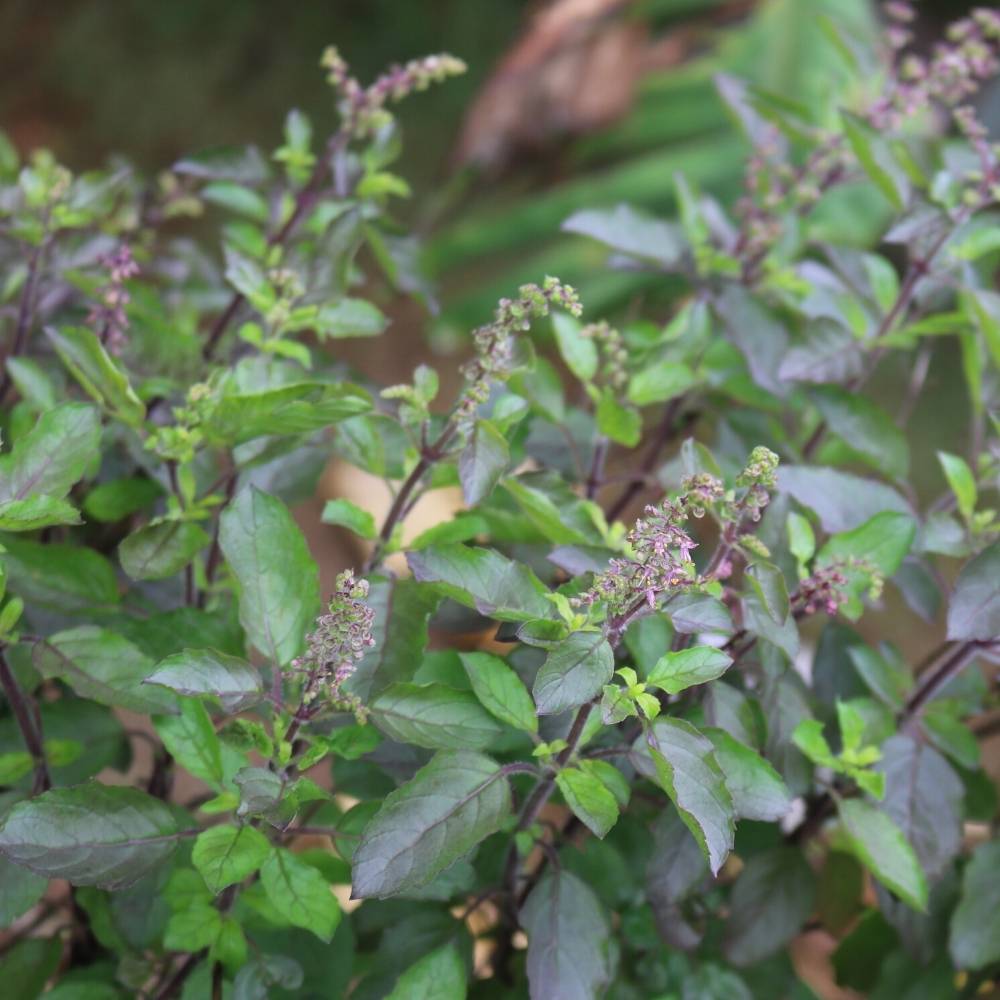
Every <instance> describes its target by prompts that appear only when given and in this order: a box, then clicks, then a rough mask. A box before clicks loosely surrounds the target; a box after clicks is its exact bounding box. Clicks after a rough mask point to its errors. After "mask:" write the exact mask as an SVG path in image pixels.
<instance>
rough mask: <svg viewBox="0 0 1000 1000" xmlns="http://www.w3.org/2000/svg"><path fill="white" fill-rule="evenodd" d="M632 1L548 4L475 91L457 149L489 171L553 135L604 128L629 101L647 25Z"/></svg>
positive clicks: (466, 160)
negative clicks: (632, 11) (633, 14)
mask: <svg viewBox="0 0 1000 1000" xmlns="http://www.w3.org/2000/svg"><path fill="white" fill-rule="evenodd" d="M631 5H632V0H554V2H552V3H549V4H547V5H546V6H544V7H543V8H542V9H541V10H540V11H539V12H538V13H537V14H535V16H534V17H533V18H532V20H531V22H530V24H529V25H528V27H527V29H526V30H525V32H524V33H523V34H522V36H521V37H520V39H518V41H517V42H515V44H514V45H513V47H512V48H511V49H510V50H509V51H508V53H507V54H506V55H505V56H504V58H503V59H502V60H501V62H500V64H499V65H498V66H497V68H496V70H495V71H494V73H493V75H492V76H491V77H490V79H489V80H488V81H487V83H486V85H485V86H484V87H483V89H482V90H481V91H480V94H479V97H478V98H477V99H476V101H475V102H474V103H473V105H472V108H471V110H470V111H469V114H468V116H467V117H466V120H465V127H464V128H463V131H462V135H461V138H460V140H459V144H458V149H457V153H456V156H457V159H458V160H459V162H461V163H474V164H477V165H479V166H482V167H486V168H490V169H495V168H497V167H501V166H502V165H503V164H504V163H505V162H506V161H507V160H509V159H510V157H511V156H512V155H514V154H516V153H517V151H518V150H520V149H524V148H529V149H531V148H538V147H540V146H542V145H544V144H545V143H546V142H547V141H549V140H551V139H552V137H553V136H558V135H566V134H572V133H578V132H585V131H589V130H591V129H594V128H597V127H599V126H601V125H605V124H607V123H608V122H610V121H614V120H615V119H616V118H618V117H619V116H621V115H622V114H623V113H624V112H626V111H627V110H628V109H629V107H630V106H631V104H632V96H633V94H634V91H635V85H636V82H637V80H638V79H639V77H640V75H641V73H642V71H643V59H642V54H643V52H644V51H645V47H646V38H647V34H648V29H647V27H646V26H645V25H644V24H642V23H641V22H639V21H637V20H633V19H625V18H623V17H622V14H623V13H624V12H626V11H627V9H628V8H629V7H630V6H631Z"/></svg>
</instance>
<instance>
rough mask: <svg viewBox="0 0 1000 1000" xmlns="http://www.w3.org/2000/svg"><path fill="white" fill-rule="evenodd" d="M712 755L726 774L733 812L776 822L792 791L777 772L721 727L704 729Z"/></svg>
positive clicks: (787, 803)
mask: <svg viewBox="0 0 1000 1000" xmlns="http://www.w3.org/2000/svg"><path fill="white" fill-rule="evenodd" d="M703 732H704V734H705V735H706V736H707V737H708V738H709V739H710V740H711V741H712V746H714V747H715V759H716V760H717V761H718V762H719V767H721V768H722V773H723V774H724V775H725V778H726V787H727V788H728V789H729V794H730V795H731V796H732V799H733V807H734V808H735V810H736V814H737V816H740V817H742V818H743V819H754V820H760V821H762V822H767V823H776V822H777V821H778V820H780V819H784V817H785V816H786V815H787V814H788V810H789V809H791V807H792V795H791V792H789V790H788V787H787V786H786V785H785V782H784V781H783V780H782V778H781V775H780V774H778V772H777V771H775V769H774V768H773V767H772V766H771V765H770V764H769V763H768V762H767V761H766V760H764V758H763V757H761V756H760V754H758V753H757V752H756V751H755V750H751V749H750V747H748V746H745V745H744V744H742V743H740V742H739V740H737V739H735V738H734V737H732V736H730V735H729V733H727V732H726V731H725V730H723V729H705V730H703Z"/></svg>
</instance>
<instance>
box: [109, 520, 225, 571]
mask: <svg viewBox="0 0 1000 1000" xmlns="http://www.w3.org/2000/svg"><path fill="white" fill-rule="evenodd" d="M211 540H212V539H211V538H209V536H208V534H207V533H206V532H205V531H204V530H203V529H202V528H199V527H198V525H197V524H195V523H194V522H193V521H161V522H160V523H159V524H147V525H145V526H144V527H142V528H140V529H139V530H138V531H133V532H132V534H131V535H129V536H128V538H126V539H124V540H123V541H122V543H121V544H120V545H119V546H118V558H119V559H120V560H121V564H122V569H123V570H125V572H126V573H128V575H129V576H130V577H132V579H133V580H165V579H167V578H168V577H171V576H173V575H174V574H175V573H179V572H180V571H181V570H182V569H183V568H184V567H185V566H186V565H187V564H188V563H189V562H191V560H192V559H193V558H194V557H195V556H196V555H197V554H198V552H200V551H201V549H203V548H204V547H205V546H206V545H208V543H209V542H211Z"/></svg>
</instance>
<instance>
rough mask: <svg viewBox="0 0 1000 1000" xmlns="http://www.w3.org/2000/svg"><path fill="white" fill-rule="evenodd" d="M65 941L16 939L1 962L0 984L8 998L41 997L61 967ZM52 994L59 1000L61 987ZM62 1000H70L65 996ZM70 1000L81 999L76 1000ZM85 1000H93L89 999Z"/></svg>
mask: <svg viewBox="0 0 1000 1000" xmlns="http://www.w3.org/2000/svg"><path fill="white" fill-rule="evenodd" d="M62 950H63V949H62V941H61V940H60V938H59V937H56V936H53V937H50V938H48V939H45V938H28V939H27V940H22V941H18V940H16V939H15V940H14V941H13V942H12V943H11V946H10V950H9V951H7V952H6V953H5V954H4V956H3V958H2V959H0V981H2V982H3V984H4V991H5V992H6V993H7V995H8V996H11V997H18V998H19V1000H20V998H21V997H24V998H27V997H39V996H41V995H42V993H43V991H45V985H46V983H47V982H48V980H50V979H51V978H52V977H53V976H54V975H55V973H56V971H57V969H58V968H59V962H60V958H61V957H62ZM45 992H51V993H52V994H53V995H54V996H55V998H56V1000H59V998H58V992H59V987H56V989H55V990H51V991H45ZM62 1000H67V998H66V996H65V995H64V996H63V998H62ZM69 1000H77V998H75V997H71V998H69ZM81 1000H92V998H89V997H85V998H81ZM96 1000H108V998H107V996H103V997H98V998H96Z"/></svg>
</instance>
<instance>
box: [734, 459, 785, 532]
mask: <svg viewBox="0 0 1000 1000" xmlns="http://www.w3.org/2000/svg"><path fill="white" fill-rule="evenodd" d="M778 461H779V459H778V456H777V455H776V454H775V453H774V452H773V451H771V449H770V448H765V447H764V446H763V445H758V446H757V447H756V448H754V450H753V451H752V452H750V459H749V461H748V462H747V465H746V468H745V469H744V470H743V471H742V472H741V473H740V474H739V475H738V476H737V477H736V485H737V486H740V487H743V488H744V489H745V490H746V492H745V493H744V494H743V496H742V497H741V498H740V499H739V500H737V501H736V504H735V507H736V510H737V511H738V513H739V516H740V517H741V518H743V517H745V518H748V519H749V520H751V521H759V520H760V516H761V514H762V513H763V510H764V508H765V507H766V506H767V505H768V503H770V501H771V493H770V491H771V490H773V489H774V488H775V487H776V486H777V485H778V477H777V471H778Z"/></svg>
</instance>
